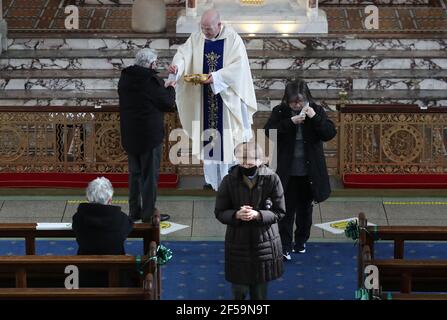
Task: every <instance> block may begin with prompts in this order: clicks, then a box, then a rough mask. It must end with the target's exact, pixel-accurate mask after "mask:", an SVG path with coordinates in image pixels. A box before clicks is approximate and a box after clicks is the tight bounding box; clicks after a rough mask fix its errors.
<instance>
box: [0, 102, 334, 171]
mask: <svg viewBox="0 0 447 320" xmlns="http://www.w3.org/2000/svg"><path fill="white" fill-rule="evenodd" d="M269 115H270V112H257V113H256V114H255V118H254V122H255V123H254V128H255V129H257V128H263V126H264V124H265V122H266V121H267V118H268V117H269ZM330 117H331V118H332V119H333V121H334V122H337V113H335V112H332V113H330ZM175 128H181V125H180V122H179V120H178V117H177V116H176V114H174V113H170V114H166V116H165V133H166V137H165V141H164V148H163V157H162V163H161V168H160V171H161V172H162V173H177V174H179V175H180V176H188V175H201V174H203V169H202V165H200V164H192V163H197V162H192V161H190V163H191V164H180V165H178V166H176V165H173V164H172V163H171V162H170V161H169V150H170V148H171V146H172V145H173V144H175V143H177V142H176V141H173V142H169V141H168V135H169V133H170V132H171V131H172V130H173V129H175ZM119 130H120V124H119V112H118V107H117V106H103V107H102V108H100V109H95V108H92V107H62V106H61V107H29V108H27V107H0V173H127V170H128V169H127V155H126V153H125V152H124V150H123V149H122V147H121V138H120V131H119ZM337 147H338V144H337V139H333V140H332V141H330V142H329V143H327V144H326V146H325V151H326V158H327V162H328V168H329V172H330V174H333V175H337V174H338V157H337ZM189 151H190V150H182V151H181V152H182V153H183V154H189Z"/></svg>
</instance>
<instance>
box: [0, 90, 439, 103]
mask: <svg viewBox="0 0 447 320" xmlns="http://www.w3.org/2000/svg"><path fill="white" fill-rule="evenodd" d="M338 93H339V90H312V96H313V97H314V98H315V99H318V100H326V99H327V100H329V99H330V100H338ZM283 95H284V91H283V90H274V89H268V90H265V89H264V90H256V97H257V98H258V100H260V101H263V100H264V101H270V100H275V101H279V100H281V99H282V97H283ZM348 98H349V99H351V100H362V99H402V100H408V99H427V100H436V99H438V100H439V99H443V100H447V90H386V91H384V90H353V91H352V92H350V93H349V97H348ZM0 99H1V100H26V99H118V93H117V91H116V90H83V91H77V90H2V91H0Z"/></svg>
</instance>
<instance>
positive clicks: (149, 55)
mask: <svg viewBox="0 0 447 320" xmlns="http://www.w3.org/2000/svg"><path fill="white" fill-rule="evenodd" d="M156 60H157V52H155V50H152V49H149V48H144V49H141V50H139V51H138V52H137V54H136V55H135V64H136V65H137V66H140V67H144V68H149V67H150V65H151V63H153V62H155V61H156Z"/></svg>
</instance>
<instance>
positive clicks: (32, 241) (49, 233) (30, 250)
mask: <svg viewBox="0 0 447 320" xmlns="http://www.w3.org/2000/svg"><path fill="white" fill-rule="evenodd" d="M36 226H37V223H0V238H23V239H24V240H25V254H26V255H35V254H36V239H38V238H75V234H74V231H73V230H67V229H64V230H37V229H36ZM135 238H141V239H143V253H142V254H147V252H148V251H149V244H150V243H151V242H152V241H154V242H155V243H156V244H157V245H159V244H160V216H159V215H154V216H153V217H152V223H136V224H134V227H133V230H132V231H131V233H130V234H129V237H128V239H135ZM156 281H157V287H158V288H159V290H158V291H157V292H158V295H159V296H158V298H160V297H161V268H157V277H156Z"/></svg>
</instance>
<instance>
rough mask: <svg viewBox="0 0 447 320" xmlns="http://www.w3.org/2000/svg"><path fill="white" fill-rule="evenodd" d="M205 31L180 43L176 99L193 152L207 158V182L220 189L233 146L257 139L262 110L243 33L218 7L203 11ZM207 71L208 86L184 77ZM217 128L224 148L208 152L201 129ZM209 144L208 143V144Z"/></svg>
mask: <svg viewBox="0 0 447 320" xmlns="http://www.w3.org/2000/svg"><path fill="white" fill-rule="evenodd" d="M200 27H201V31H198V32H195V33H192V34H191V36H190V37H189V38H188V40H187V41H186V42H185V43H184V44H183V45H181V46H180V47H179V48H178V51H177V53H176V54H175V56H174V59H173V61H172V64H171V66H170V67H169V72H170V73H174V74H176V75H177V77H176V78H177V90H176V101H177V106H178V112H179V117H180V121H181V123H182V127H183V129H184V130H185V131H186V133H187V134H188V136H189V137H190V138H192V154H193V155H194V156H197V157H199V159H201V160H203V163H204V175H205V181H206V182H207V183H208V184H211V186H212V187H213V189H214V190H217V189H218V187H219V184H220V182H221V181H222V179H223V177H224V176H225V175H226V174H227V173H228V169H229V168H230V167H231V166H232V165H234V164H235V157H234V152H233V151H234V147H235V146H236V145H238V144H239V143H240V142H244V141H248V140H250V139H251V138H252V132H251V125H252V124H253V114H254V113H255V112H256V111H257V103H256V96H255V91H254V87H253V79H252V76H251V70H250V65H249V61H248V57H247V51H246V48H245V45H244V43H243V41H242V39H241V37H240V36H239V35H238V34H237V33H236V32H235V31H234V30H233V29H232V28H231V27H229V26H225V25H223V24H222V23H221V21H220V17H219V13H218V12H217V11H215V10H213V9H211V10H207V11H205V12H204V13H203V15H202V19H201V25H200ZM200 73H206V74H208V75H209V76H208V80H207V81H205V82H204V84H203V85H193V84H191V83H186V82H185V81H184V78H183V76H184V75H188V74H200ZM207 129H215V130H217V131H218V132H219V133H220V134H221V140H220V142H221V148H219V145H214V147H213V150H212V152H211V153H208V152H207V149H206V148H205V152H203V149H204V146H206V145H207V143H208V139H207V137H206V136H205V139H204V140H205V142H203V141H200V139H199V138H198V137H200V136H197V133H198V132H197V131H199V132H200V134H202V132H204V130H207ZM209 146H210V145H208V147H209Z"/></svg>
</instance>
